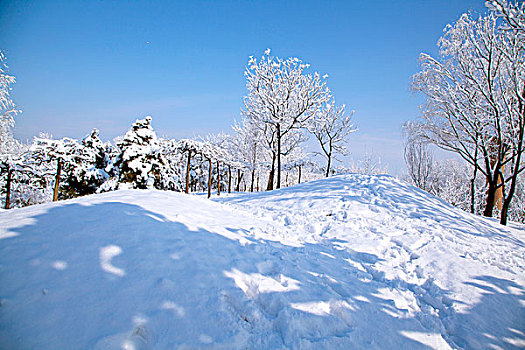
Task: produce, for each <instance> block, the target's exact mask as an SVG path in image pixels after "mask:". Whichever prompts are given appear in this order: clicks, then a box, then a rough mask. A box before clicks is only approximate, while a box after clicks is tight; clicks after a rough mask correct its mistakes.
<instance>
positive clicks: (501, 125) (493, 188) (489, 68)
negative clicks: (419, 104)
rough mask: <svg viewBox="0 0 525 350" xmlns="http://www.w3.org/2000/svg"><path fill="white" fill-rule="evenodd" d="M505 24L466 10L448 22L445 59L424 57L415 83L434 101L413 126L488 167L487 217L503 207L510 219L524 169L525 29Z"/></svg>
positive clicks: (503, 220) (484, 170)
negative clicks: (523, 32) (524, 35)
mask: <svg viewBox="0 0 525 350" xmlns="http://www.w3.org/2000/svg"><path fill="white" fill-rule="evenodd" d="M521 9H522V10H523V7H521ZM502 26H503V23H502V20H498V18H497V17H496V16H495V14H494V13H489V14H488V15H485V16H480V17H479V18H478V19H473V18H471V16H470V15H468V14H464V15H462V16H461V18H460V19H459V20H458V21H457V22H456V23H455V24H454V25H449V26H447V27H446V28H445V34H444V36H443V37H442V38H441V39H440V41H439V46H440V54H441V57H440V58H439V59H435V58H433V57H431V56H430V55H426V54H422V55H421V58H420V61H421V66H422V71H421V72H420V73H417V74H416V75H414V78H413V81H414V82H413V88H414V89H415V90H416V91H420V92H422V93H424V94H425V95H426V97H427V102H426V105H425V106H424V108H423V111H422V112H423V113H422V117H421V119H419V120H418V121H416V122H415V123H410V124H409V125H408V127H409V129H411V132H413V133H414V134H418V135H419V136H420V137H421V138H423V139H425V140H426V141H428V142H431V143H434V144H435V145H437V146H438V147H440V148H442V149H445V150H448V151H453V152H456V153H458V154H459V155H460V156H461V157H462V158H463V159H465V160H466V161H467V162H468V163H470V164H471V165H472V166H473V167H474V169H477V171H479V172H480V173H482V174H483V176H484V177H485V179H486V182H487V184H488V189H487V198H486V205H485V210H484V215H485V216H492V215H493V211H494V208H495V206H498V207H499V206H501V223H502V224H505V223H506V221H507V211H508V208H509V205H510V203H511V201H512V197H513V195H514V192H515V189H516V185H517V181H518V175H519V173H520V172H521V171H522V170H523V165H522V161H521V159H522V154H523V151H524V145H523V135H524V129H525V114H524V113H525V107H524V106H525V53H524V49H525V48H524V45H523V38H522V37H521V36H520V35H519V33H518V31H513V30H506V29H505V28H503V27H502ZM507 27H508V26H507ZM498 197H500V198H501V200H500V201H499V203H498Z"/></svg>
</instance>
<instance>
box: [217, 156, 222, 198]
mask: <svg viewBox="0 0 525 350" xmlns="http://www.w3.org/2000/svg"><path fill="white" fill-rule="evenodd" d="M220 170H221V168H220V167H219V161H217V196H220V195H221V173H220Z"/></svg>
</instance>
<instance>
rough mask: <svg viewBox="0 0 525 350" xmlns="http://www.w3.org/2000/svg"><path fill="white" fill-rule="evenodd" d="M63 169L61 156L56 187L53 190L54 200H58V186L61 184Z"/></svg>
mask: <svg viewBox="0 0 525 350" xmlns="http://www.w3.org/2000/svg"><path fill="white" fill-rule="evenodd" d="M61 171H62V161H61V160H60V158H59V159H58V160H57V173H56V176H55V188H54V190H53V202H56V201H57V200H58V188H59V186H60V172H61Z"/></svg>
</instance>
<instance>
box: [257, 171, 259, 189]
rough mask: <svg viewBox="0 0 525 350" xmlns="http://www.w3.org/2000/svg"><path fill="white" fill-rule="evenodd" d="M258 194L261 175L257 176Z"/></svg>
mask: <svg viewBox="0 0 525 350" xmlns="http://www.w3.org/2000/svg"><path fill="white" fill-rule="evenodd" d="M257 192H259V175H257Z"/></svg>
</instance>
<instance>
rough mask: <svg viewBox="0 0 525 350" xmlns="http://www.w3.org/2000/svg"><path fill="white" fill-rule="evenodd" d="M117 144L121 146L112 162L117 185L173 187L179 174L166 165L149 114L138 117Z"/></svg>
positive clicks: (127, 186) (167, 188)
mask: <svg viewBox="0 0 525 350" xmlns="http://www.w3.org/2000/svg"><path fill="white" fill-rule="evenodd" d="M117 147H118V148H119V149H120V154H119V156H118V157H117V160H116V162H115V166H116V167H118V169H119V185H118V188H140V189H146V188H156V189H166V190H173V189H176V181H175V180H176V178H177V177H178V175H177V174H174V173H173V172H172V171H171V170H172V169H171V168H170V167H169V166H167V161H166V159H165V157H164V154H163V152H162V148H161V147H160V142H159V140H158V138H157V135H156V134H155V131H154V130H153V128H152V126H151V117H149V116H148V117H146V118H144V119H137V121H135V123H133V125H132V127H131V130H129V131H128V132H127V133H126V135H124V137H123V138H122V140H121V141H119V142H118V144H117Z"/></svg>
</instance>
